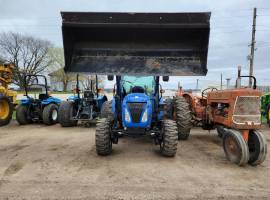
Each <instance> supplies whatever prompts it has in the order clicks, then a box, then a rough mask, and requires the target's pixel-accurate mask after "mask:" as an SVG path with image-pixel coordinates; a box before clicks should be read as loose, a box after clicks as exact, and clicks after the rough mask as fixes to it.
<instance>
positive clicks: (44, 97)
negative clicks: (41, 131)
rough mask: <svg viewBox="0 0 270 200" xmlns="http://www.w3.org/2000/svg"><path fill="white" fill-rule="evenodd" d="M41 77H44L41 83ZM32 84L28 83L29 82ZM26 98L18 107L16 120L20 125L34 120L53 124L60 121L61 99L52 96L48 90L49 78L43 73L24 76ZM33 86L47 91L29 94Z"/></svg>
mask: <svg viewBox="0 0 270 200" xmlns="http://www.w3.org/2000/svg"><path fill="white" fill-rule="evenodd" d="M39 79H43V82H42V83H40V80H39ZM28 82H29V83H30V84H27V83H28ZM24 83H25V84H24V89H25V97H26V98H25V99H22V100H21V101H20V104H19V105H18V106H17V108H16V120H17V122H18V123H19V124H20V125H26V124H29V123H32V122H38V123H40V122H42V123H44V124H46V125H53V124H56V123H57V122H58V108H59V105H60V102H61V99H58V98H55V97H52V96H51V95H50V94H49V92H48V85H47V78H46V77H45V76H43V75H33V74H27V75H25V76H24ZM31 87H40V88H41V89H42V90H45V92H41V93H39V94H38V96H37V94H36V93H35V94H34V97H32V96H31V95H30V94H29V90H30V88H31Z"/></svg>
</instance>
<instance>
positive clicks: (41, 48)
mask: <svg viewBox="0 0 270 200" xmlns="http://www.w3.org/2000/svg"><path fill="white" fill-rule="evenodd" d="M0 61H1V62H11V63H13V64H14V75H13V79H14V84H16V85H18V86H19V87H20V89H23V88H24V75H25V74H34V75H36V74H50V73H51V74H52V75H53V77H54V79H55V81H58V82H61V83H62V85H63V91H67V86H68V83H69V82H71V81H75V80H76V75H74V74H67V73H65V71H64V54H63V49H62V48H59V47H55V46H54V45H53V44H52V43H51V42H50V41H48V40H44V39H40V38H36V37H33V36H30V35H23V34H20V33H14V32H4V33H0ZM89 80H94V77H93V76H85V75H83V76H81V78H80V82H81V83H82V85H83V86H84V87H86V88H87V87H89V85H88V83H89ZM30 81H31V80H26V84H29V82H30Z"/></svg>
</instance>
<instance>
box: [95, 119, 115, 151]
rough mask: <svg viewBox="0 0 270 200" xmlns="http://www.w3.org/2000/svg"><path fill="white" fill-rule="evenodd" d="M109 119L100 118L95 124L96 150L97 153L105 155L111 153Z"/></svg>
mask: <svg viewBox="0 0 270 200" xmlns="http://www.w3.org/2000/svg"><path fill="white" fill-rule="evenodd" d="M110 124H111V123H110V119H109V118H101V119H99V120H98V122H97V126H96V152H97V154H98V155H101V156H107V155H110V154H111V153H112V140H111V132H110V130H111V128H110Z"/></svg>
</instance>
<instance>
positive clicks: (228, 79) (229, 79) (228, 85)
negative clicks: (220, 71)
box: [226, 78, 231, 89]
mask: <svg viewBox="0 0 270 200" xmlns="http://www.w3.org/2000/svg"><path fill="white" fill-rule="evenodd" d="M226 81H227V89H229V88H230V81H231V78H226Z"/></svg>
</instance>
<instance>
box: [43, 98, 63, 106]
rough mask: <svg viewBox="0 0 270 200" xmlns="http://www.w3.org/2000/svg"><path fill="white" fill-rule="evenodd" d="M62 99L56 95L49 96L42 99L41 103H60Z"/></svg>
mask: <svg viewBox="0 0 270 200" xmlns="http://www.w3.org/2000/svg"><path fill="white" fill-rule="evenodd" d="M61 101H62V100H61V99H59V98H56V97H49V98H47V99H44V100H42V102H41V104H42V105H48V104H50V103H54V104H60V103H61Z"/></svg>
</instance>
